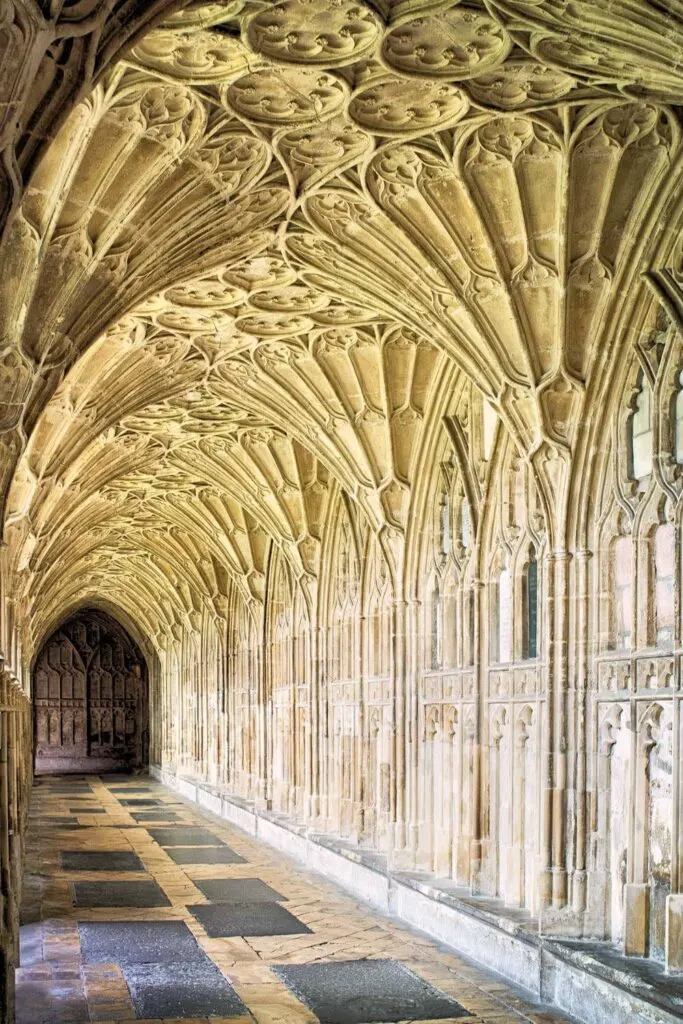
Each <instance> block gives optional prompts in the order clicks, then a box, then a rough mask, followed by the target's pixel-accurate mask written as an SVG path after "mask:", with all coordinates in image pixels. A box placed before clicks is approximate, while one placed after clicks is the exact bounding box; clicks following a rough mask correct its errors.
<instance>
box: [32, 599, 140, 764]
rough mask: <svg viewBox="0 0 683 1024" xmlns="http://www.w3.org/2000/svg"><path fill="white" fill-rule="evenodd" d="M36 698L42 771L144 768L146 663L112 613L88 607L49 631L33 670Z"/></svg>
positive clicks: (37, 754) (37, 752)
mask: <svg viewBox="0 0 683 1024" xmlns="http://www.w3.org/2000/svg"><path fill="white" fill-rule="evenodd" d="M33 701H34V709H35V710H34V716H35V722H34V729H35V759H36V769H37V770H38V771H41V770H42V771H99V770H106V769H107V767H111V768H112V769H113V768H117V767H127V768H128V767H131V768H133V767H139V766H141V765H142V764H144V763H146V760H147V756H148V722H147V671H146V665H145V661H144V658H143V656H142V654H141V652H140V651H139V650H138V648H137V645H136V644H135V643H134V641H133V640H131V638H130V637H129V636H128V635H127V634H126V632H125V630H124V629H123V628H122V627H121V626H119V624H118V623H116V622H115V621H114V620H113V619H111V618H110V617H109V616H107V615H104V614H103V613H101V612H96V611H90V610H84V611H82V612H80V613H79V614H78V615H77V616H76V617H74V618H71V619H69V621H68V622H66V623H64V624H63V625H62V626H60V627H59V629H57V630H56V631H55V632H54V633H53V634H52V636H51V637H50V638H49V639H48V640H47V641H46V642H45V644H44V645H43V647H42V649H41V651H40V653H39V655H38V658H37V660H36V664H35V667H34V670H33Z"/></svg>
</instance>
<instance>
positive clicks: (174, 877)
mask: <svg viewBox="0 0 683 1024" xmlns="http://www.w3.org/2000/svg"><path fill="white" fill-rule="evenodd" d="M26 863H27V874H26V880H25V888H24V902H23V911H22V922H23V923H22V941H21V966H20V969H19V970H18V972H17V1024H80V1022H85V1021H100V1022H114V1021H129V1020H144V1021H147V1022H148V1024H152V1022H153V1024H161V1022H162V1021H163V1022H164V1024H171V1022H179V1021H183V1022H184V1024H188V1021H189V1022H193V1024H206V1022H208V1021H211V1022H213V1024H221V1022H222V1024H228V1022H230V1024H237V1022H245V1024H246V1022H253V1021H256V1022H258V1024H313V1022H317V1021H321V1022H323V1024H368V1022H395V1021H420V1022H423V1024H424V1022H428V1021H430V1022H431V1021H440V1022H441V1024H444V1022H452V1024H453V1022H455V1021H457V1022H458V1024H466V1022H468V1021H469V1022H472V1024H474V1022H476V1024H488V1022H490V1024H522V1022H527V1024H530V1022H533V1024H561V1022H566V1021H567V1020H568V1018H567V1017H564V1016H562V1015H561V1014H558V1013H556V1012H551V1011H548V1010H547V1009H543V1008H539V1007H535V1006H534V1005H532V1004H531V1003H529V1002H528V1001H527V999H526V998H525V997H524V996H523V995H522V994H520V993H519V992H518V991H515V990H514V989H513V988H512V987H510V986H509V985H507V984H505V983H504V982H502V981H501V980H500V979H499V978H497V977H496V976H495V975H493V974H491V973H488V972H486V971H484V970H482V969H480V968H477V967H474V966H473V965H472V964H470V963H468V962H466V961H465V960H463V959H462V958H460V957H458V956H456V955H454V954H453V953H451V952H449V951H447V950H445V949H443V948H441V947H439V946H438V945H437V944H435V943H434V942H431V941H430V940H428V939H426V938H424V937H422V936H421V935H419V934H417V933H415V932H411V931H410V930H408V929H407V928H405V927H401V926H400V925H398V924H397V923H396V922H394V921H393V920H391V919H388V918H386V917H383V916H382V915H380V914H378V913H376V912H375V911H371V910H370V909H368V908H367V907H366V906H364V905H363V904H361V903H359V902H358V901H357V900H355V899H354V898H352V897H350V896H348V895H346V894H345V893H343V892H342V891H341V890H340V889H339V888H337V887H336V886H334V885H332V884H330V883H328V882H325V881H324V880H322V879H321V878H320V877H318V876H315V875H312V874H309V873H307V872H305V871H303V870H301V869H300V868H299V867H298V866H296V865H295V864H294V862H292V861H289V860H287V859H286V858H285V857H283V856H282V855H281V854H279V853H276V852H275V851H273V850H272V849H270V848H269V847H267V846H265V845H264V844H263V843H260V842H258V841H255V840H254V839H252V838H250V837H248V836H246V835H245V834H244V833H242V832H240V831H239V830H238V829H236V828H234V827H232V826H226V825H225V824H224V823H223V822H221V821H219V819H216V818H213V817H212V816H210V815H208V814H204V813H203V812H199V811H198V810H196V809H195V808H193V807H190V806H189V805H188V804H186V803H182V802H179V800H178V797H177V796H176V795H175V794H173V793H171V792H170V791H169V790H167V789H165V788H164V787H163V786H161V785H159V784H158V783H156V782H155V781H154V780H152V779H149V778H147V777H146V776H143V777H129V776H81V777H73V776H69V777H65V776H62V777H43V778H39V779H38V780H37V782H36V786H35V790H34V794H33V800H32V807H31V825H30V829H29V835H28V851H27V861H26Z"/></svg>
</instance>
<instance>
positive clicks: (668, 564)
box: [654, 523, 676, 647]
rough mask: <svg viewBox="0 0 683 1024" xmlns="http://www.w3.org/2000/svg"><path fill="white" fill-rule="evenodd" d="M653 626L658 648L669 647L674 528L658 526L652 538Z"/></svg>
mask: <svg viewBox="0 0 683 1024" xmlns="http://www.w3.org/2000/svg"><path fill="white" fill-rule="evenodd" d="M654 541H655V544H654V569H655V626H656V637H655V640H656V643H657V646H658V647H670V646H671V644H672V643H673V638H674V549H675V543H676V542H675V535H674V528H673V526H672V525H671V524H669V523H667V524H666V525H663V526H658V527H657V529H656V531H655V537H654Z"/></svg>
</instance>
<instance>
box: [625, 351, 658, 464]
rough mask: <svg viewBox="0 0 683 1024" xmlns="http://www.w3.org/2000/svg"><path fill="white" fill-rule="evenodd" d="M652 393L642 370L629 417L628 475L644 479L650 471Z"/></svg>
mask: <svg viewBox="0 0 683 1024" xmlns="http://www.w3.org/2000/svg"><path fill="white" fill-rule="evenodd" d="M652 439H653V427H652V393H651V392H650V385H649V384H648V382H647V381H646V379H645V376H644V374H643V371H642V370H641V371H640V373H639V375H638V390H637V392H636V396H635V405H634V410H633V413H632V415H631V416H630V418H629V438H628V442H629V444H628V448H629V467H628V470H629V476H630V477H631V479H632V480H645V479H647V477H648V476H649V475H650V473H651V472H652Z"/></svg>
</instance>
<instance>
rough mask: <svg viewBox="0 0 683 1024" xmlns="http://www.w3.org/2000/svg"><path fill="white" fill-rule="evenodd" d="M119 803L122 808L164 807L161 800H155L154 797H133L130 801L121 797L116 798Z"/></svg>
mask: <svg viewBox="0 0 683 1024" xmlns="http://www.w3.org/2000/svg"><path fill="white" fill-rule="evenodd" d="M118 800H119V803H120V804H122V805H123V806H124V807H164V806H165V805H164V801H163V800H156V799H155V798H154V797H142V796H135V797H132V798H131V799H130V800H124V799H123V798H122V797H119V798H118Z"/></svg>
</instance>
